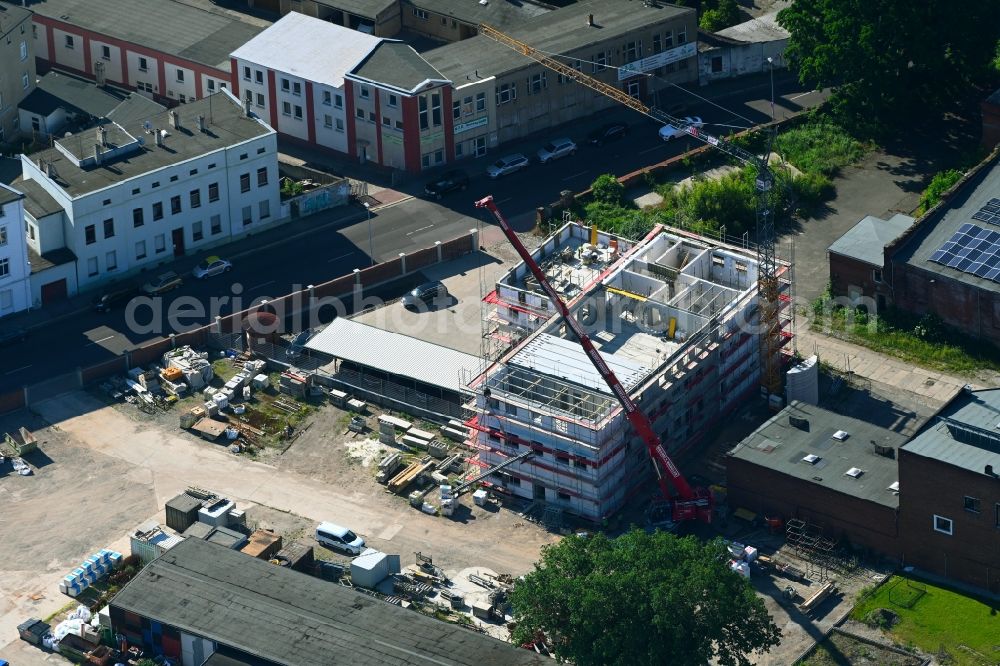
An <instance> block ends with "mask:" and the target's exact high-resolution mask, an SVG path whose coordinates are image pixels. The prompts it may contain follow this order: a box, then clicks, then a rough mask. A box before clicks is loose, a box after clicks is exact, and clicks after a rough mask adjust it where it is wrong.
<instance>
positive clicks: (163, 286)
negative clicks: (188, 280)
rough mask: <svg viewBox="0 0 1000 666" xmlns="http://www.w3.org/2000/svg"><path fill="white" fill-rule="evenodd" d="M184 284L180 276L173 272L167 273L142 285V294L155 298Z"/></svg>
mask: <svg viewBox="0 0 1000 666" xmlns="http://www.w3.org/2000/svg"><path fill="white" fill-rule="evenodd" d="M182 284H184V281H183V280H182V279H181V276H180V275H178V274H177V273H175V272H173V271H167V272H166V273H160V274H159V275H157V276H156V277H155V278H153V279H152V280H150V281H149V282H147V283H146V284H144V285H142V293H144V294H147V295H149V296H157V295H159V294H162V293H164V292H168V291H171V290H173V289H177V288H178V287H179V286H181V285H182Z"/></svg>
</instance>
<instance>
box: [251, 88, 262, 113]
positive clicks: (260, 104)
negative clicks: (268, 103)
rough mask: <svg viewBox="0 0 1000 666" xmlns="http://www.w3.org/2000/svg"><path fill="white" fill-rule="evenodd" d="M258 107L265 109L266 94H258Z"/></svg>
mask: <svg viewBox="0 0 1000 666" xmlns="http://www.w3.org/2000/svg"><path fill="white" fill-rule="evenodd" d="M248 92H249V91H248ZM257 106H258V107H259V108H261V109H263V108H264V93H257Z"/></svg>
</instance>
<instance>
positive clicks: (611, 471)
mask: <svg viewBox="0 0 1000 666" xmlns="http://www.w3.org/2000/svg"><path fill="white" fill-rule="evenodd" d="M532 258H533V260H534V261H535V262H537V263H538V264H539V266H540V267H541V269H542V270H543V271H544V272H545V275H546V277H547V278H548V280H549V282H550V283H551V284H552V285H553V288H554V289H555V290H556V292H557V293H558V295H559V296H560V297H561V298H563V299H565V301H566V305H567V307H568V308H569V310H570V312H571V314H572V316H573V317H574V318H575V319H576V320H577V321H578V322H579V323H580V324H582V326H583V327H584V329H585V330H586V332H587V334H588V335H589V337H590V338H591V340H592V341H593V345H594V347H595V348H596V349H597V350H599V352H600V356H601V357H602V358H603V360H604V362H605V363H606V364H607V365H608V367H610V368H611V369H612V370H613V372H614V374H615V375H616V376H617V377H618V379H619V380H620V381H621V383H622V385H623V386H624V388H625V390H626V391H628V393H629V395H630V396H631V398H632V400H633V401H634V402H635V404H636V405H638V406H640V408H641V409H642V410H643V412H644V413H645V415H646V416H647V417H648V419H649V420H650V421H651V422H652V426H653V429H654V431H655V432H656V433H658V434H662V435H661V440H662V443H663V445H664V447H666V449H667V451H668V452H669V453H670V454H677V453H680V452H684V451H686V450H688V449H690V448H691V447H692V446H696V445H697V443H698V442H699V441H700V440H701V439H702V438H703V437H704V436H705V434H706V433H707V432H708V431H710V430H711V429H712V427H713V426H714V425H715V424H717V423H718V422H719V419H720V418H721V417H723V416H724V415H725V414H727V413H728V412H730V411H732V410H733V409H734V408H736V407H737V406H738V405H740V404H741V400H742V399H743V398H745V397H746V396H748V395H751V394H754V393H755V392H756V391H758V390H759V386H760V382H761V377H762V371H761V344H762V340H761V335H760V334H759V332H758V331H760V330H761V326H760V325H759V308H758V298H759V296H758V284H757V282H758V266H759V265H758V262H757V259H756V256H755V253H754V252H753V251H749V250H747V249H745V248H742V247H738V246H734V245H729V244H726V243H721V242H712V241H710V240H708V239H706V238H702V237H698V236H695V235H693V234H689V233H686V232H683V231H678V230H675V229H666V228H657V229H654V231H653V232H651V233H650V234H649V235H648V236H647V237H646V238H643V239H641V240H639V241H633V240H630V239H622V238H617V237H612V236H609V235H608V234H605V233H603V232H598V231H597V230H596V229H591V228H588V227H585V226H581V225H578V224H575V223H571V224H567V225H565V226H563V227H562V228H561V229H559V230H558V231H557V232H556V233H555V234H553V235H552V236H551V237H549V238H547V239H546V240H545V241H544V242H543V243H542V245H541V246H540V247H539V248H537V249H536V250H535V251H534V253H533V254H532ZM789 269H790V267H789V266H788V264H784V263H782V264H781V273H780V276H781V278H780V285H781V287H780V295H781V302H782V304H783V305H784V306H785V307H783V308H781V309H780V310H779V311H780V312H781V329H780V330H781V336H782V340H783V341H785V342H787V341H788V340H790V339H791V337H792V335H793V333H792V312H791V308H790V307H788V305H789V303H790V300H791V299H790V295H789V294H790V289H791V285H790V281H789V280H788V277H789V276H790V274H791V271H790V270H789ZM485 300H486V302H487V303H488V304H490V305H491V306H492V308H493V310H492V312H490V313H489V315H488V317H487V321H489V322H490V323H491V325H490V327H489V331H488V335H489V336H490V337H491V338H492V339H493V340H494V342H493V344H492V345H490V344H489V343H487V344H486V345H485V346H487V347H489V348H491V349H492V350H495V351H494V353H495V356H494V357H492V358H489V357H488V358H485V359H484V360H485V361H486V363H487V365H486V369H485V371H484V372H482V373H480V374H479V375H478V376H475V377H470V378H469V382H468V385H469V387H470V388H471V389H473V390H474V391H475V399H474V403H472V404H470V405H469V407H470V408H471V409H472V410H473V411H474V416H472V418H470V419H469V420H468V421H467V425H468V426H470V429H471V431H472V432H473V433H474V436H473V438H472V440H471V442H470V443H471V445H472V446H473V447H474V448H475V449H476V450H477V451H478V455H477V458H476V463H477V464H478V466H479V467H481V468H483V469H493V468H495V467H496V466H497V465H500V464H503V463H505V462H506V463H507V465H506V466H505V467H504V468H503V469H502V470H498V471H495V472H494V474H495V476H494V477H493V479H491V481H494V482H495V483H496V484H497V485H499V486H501V487H502V488H503V489H504V490H506V491H507V492H509V493H510V494H513V495H516V496H520V497H524V498H528V499H532V500H539V501H544V502H549V503H551V504H552V505H553V506H555V507H558V508H559V509H561V510H564V511H566V512H567V513H571V514H574V515H577V516H580V517H582V518H586V519H588V520H592V521H601V520H604V519H606V518H608V517H610V516H611V515H612V514H614V513H615V512H616V511H617V510H618V509H620V508H621V506H622V505H623V504H624V502H625V501H626V499H627V497H628V496H629V495H630V494H631V492H633V491H634V489H635V488H636V486H637V485H639V484H640V483H642V482H643V481H644V480H646V479H648V478H649V474H648V473H647V472H648V471H650V466H649V461H648V453H647V452H646V450H645V449H644V448H643V445H642V442H641V441H640V440H639V438H638V433H636V432H635V431H633V430H632V429H631V428H630V427H629V425H628V423H627V422H626V421H627V418H626V415H625V412H624V409H623V407H622V405H621V404H620V403H619V401H618V399H617V397H616V395H615V394H614V392H613V391H612V388H611V387H610V386H609V385H608V384H607V383H606V382H605V381H604V379H603V378H602V376H601V374H600V373H599V372H598V370H597V369H596V368H595V366H594V364H593V363H592V361H591V360H590V359H589V358H588V355H587V353H586V352H585V351H584V349H583V347H581V346H580V344H579V342H578V341H577V340H574V339H573V338H574V334H573V332H572V331H570V330H569V327H568V326H567V325H566V322H565V321H563V320H562V319H561V318H560V317H558V316H554V315H555V313H556V312H557V307H556V305H555V304H554V303H553V302H552V301H551V299H550V298H549V297H548V296H547V295H546V293H545V291H544V290H543V289H542V288H541V287H540V286H539V284H538V281H537V280H536V279H535V278H534V277H533V276H532V275H531V274H530V271H529V270H528V267H527V266H526V264H525V263H523V262H522V263H521V264H519V265H517V266H515V267H514V268H513V269H511V270H510V271H509V272H508V273H507V274H505V275H504V276H503V277H502V278H501V279H500V280H499V281H498V282H497V285H496V290H495V291H494V292H492V293H491V294H489V295H488V296H487V298H486V299H485ZM505 345H512V346H508V348H507V349H504V347H505ZM787 347H788V348H789V349H788V353H790V345H787ZM512 457H517V458H518V460H517V461H516V462H510V460H511V458H512Z"/></svg>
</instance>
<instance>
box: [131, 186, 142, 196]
mask: <svg viewBox="0 0 1000 666" xmlns="http://www.w3.org/2000/svg"><path fill="white" fill-rule="evenodd" d="M140 192H142V189H141V188H138V187H133V188H132V196H135V195H137V194H139V193H140Z"/></svg>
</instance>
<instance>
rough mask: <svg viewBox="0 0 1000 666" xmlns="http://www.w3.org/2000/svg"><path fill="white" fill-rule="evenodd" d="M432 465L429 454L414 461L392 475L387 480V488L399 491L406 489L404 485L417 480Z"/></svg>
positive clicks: (395, 491)
mask: <svg viewBox="0 0 1000 666" xmlns="http://www.w3.org/2000/svg"><path fill="white" fill-rule="evenodd" d="M433 466H434V462H433V460H432V458H431V457H430V456H427V457H425V458H422V459H420V460H417V461H414V462H413V463H411V464H410V466H409V467H407V468H406V469H404V470H403V471H402V472H400V473H399V474H397V475H396V476H394V477H393V478H392V479H391V480H390V481H389V490H391V491H392V492H394V493H399V492H402V491H404V490H406V487H407V486H409V485H410V484H411V483H413V482H414V481H416V480H417V478H418V477H419V476H420V475H421V474H423V473H424V472H426V471H427V470H429V469H430V468H431V467H433Z"/></svg>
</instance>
